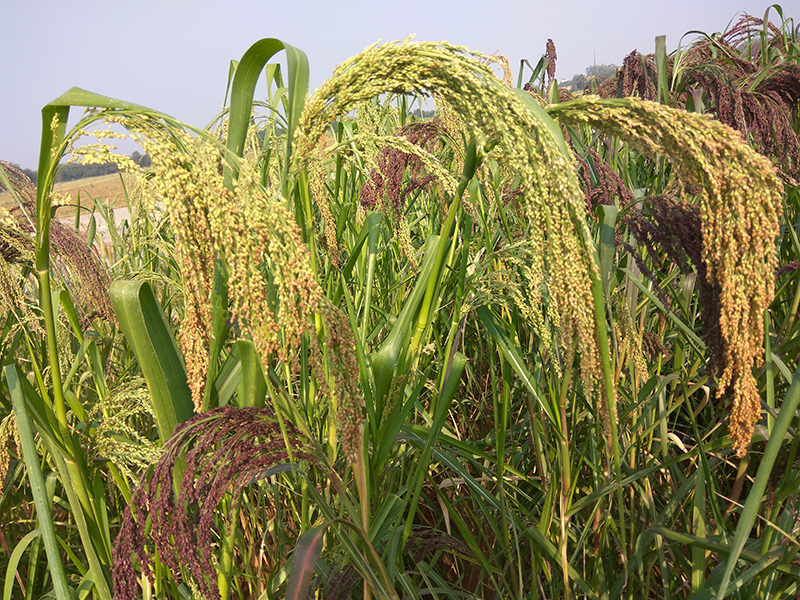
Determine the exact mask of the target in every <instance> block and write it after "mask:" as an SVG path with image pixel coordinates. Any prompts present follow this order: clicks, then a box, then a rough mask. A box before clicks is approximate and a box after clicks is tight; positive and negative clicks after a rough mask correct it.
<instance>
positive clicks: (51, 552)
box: [3, 365, 80, 600]
mask: <svg viewBox="0 0 800 600" xmlns="http://www.w3.org/2000/svg"><path fill="white" fill-rule="evenodd" d="M17 369H18V368H17V366H16V365H6V367H5V369H4V371H3V372H4V374H5V377H6V383H7V384H8V391H9V394H10V395H11V402H12V404H13V405H14V414H15V415H16V420H17V430H18V432H19V439H20V442H21V443H22V455H23V458H24V460H25V469H26V471H27V473H28V481H29V482H30V484H31V493H32V494H33V503H34V506H35V507H36V518H37V519H38V521H39V529H40V531H41V535H42V540H43V541H44V548H45V552H46V553H47V563H48V566H49V569H50V576H51V577H52V579H53V587H54V588H55V593H56V598H57V599H58V600H69V598H70V591H69V584H68V583H67V575H66V572H65V571H64V565H63V564H62V562H61V552H60V550H59V548H58V542H57V541H56V532H55V527H54V526H53V517H52V515H51V513H50V504H49V503H48V501H47V497H48V496H47V490H46V488H45V483H44V477H43V476H42V469H41V467H40V466H39V452H38V451H37V450H36V441H35V440H34V438H33V428H32V427H31V422H30V419H29V418H28V410H27V407H26V402H25V393H24V392H23V387H22V385H21V383H20V380H21V379H24V375H22V373H20V372H18V370H17ZM77 510H80V507H77ZM9 567H10V564H9ZM15 569H16V567H15ZM7 587H8V582H6V588H7ZM4 592H5V590H4Z"/></svg>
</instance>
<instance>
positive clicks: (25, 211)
mask: <svg viewBox="0 0 800 600" xmlns="http://www.w3.org/2000/svg"><path fill="white" fill-rule="evenodd" d="M0 169H2V170H3V171H4V172H5V174H6V176H7V177H8V179H9V183H10V184H11V186H12V188H13V189H12V190H11V191H12V194H13V195H14V196H15V197H16V200H17V202H18V203H19V205H18V206H16V207H14V208H13V209H12V210H11V211H8V210H6V209H0V262H2V263H3V266H2V267H0V287H1V288H2V290H0V302H2V303H3V304H5V305H6V306H8V307H9V310H10V311H12V312H14V313H17V311H21V313H20V316H22V315H26V316H30V314H29V313H28V312H26V311H27V310H28V309H27V308H26V307H27V304H26V303H25V302H24V301H23V300H22V295H21V292H22V290H21V289H20V287H19V281H15V280H13V277H12V275H11V271H10V266H11V265H12V264H14V263H21V262H26V263H31V262H32V261H33V257H34V235H35V234H34V224H33V222H32V220H31V218H30V216H31V215H33V214H35V206H36V187H35V186H34V185H33V183H32V182H31V181H30V179H28V177H27V176H26V175H25V174H24V173H22V172H21V171H19V170H18V169H16V167H14V166H13V165H11V164H9V163H7V162H5V161H0ZM50 243H51V256H50V258H51V261H52V263H53V266H54V268H55V272H56V273H58V275H59V276H60V277H61V279H62V281H63V282H64V284H65V285H66V286H67V288H68V289H69V291H70V296H71V297H72V299H73V301H74V303H75V306H76V308H77V310H78V316H79V317H80V319H81V321H82V324H83V325H84V326H87V327H88V324H89V322H90V321H91V320H93V319H94V318H96V317H99V318H102V319H105V320H107V321H111V322H114V321H116V317H115V315H114V311H113V309H112V308H111V300H110V298H109V296H108V289H109V286H110V284H111V276H110V275H109V273H108V271H107V270H106V268H105V266H104V265H103V264H102V262H101V261H100V258H99V257H98V256H97V254H96V253H95V251H94V250H93V248H91V247H89V246H88V245H87V244H86V240H85V239H83V237H81V235H80V234H79V233H78V232H77V231H75V229H73V228H71V227H67V226H65V225H63V224H62V223H61V222H59V221H58V220H52V221H51V223H50ZM36 321H38V319H32V320H30V321H28V319H26V322H29V323H33V322H36ZM38 327H39V326H38V324H37V325H35V326H34V328H35V329H38Z"/></svg>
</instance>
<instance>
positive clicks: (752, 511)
mask: <svg viewBox="0 0 800 600" xmlns="http://www.w3.org/2000/svg"><path fill="white" fill-rule="evenodd" d="M798 405H800V369H798V370H797V371H795V374H794V380H793V381H792V385H791V387H790V388H789V390H788V391H787V392H786V398H785V399H784V401H783V405H782V406H781V411H780V413H778V418H777V419H775V425H774V427H773V429H772V434H771V435H770V438H769V441H767V447H766V448H765V449H764V455H763V456H762V457H761V462H760V463H759V465H758V472H757V473H756V478H755V481H754V482H753V485H752V487H751V488H750V492H749V493H748V495H747V500H746V501H745V503H744V508H743V509H742V514H741V515H740V517H739V524H738V525H737V526H736V533H735V534H734V536H733V541H732V542H731V553H730V556H728V560H727V562H726V564H725V574H724V576H723V577H722V583H721V584H720V587H719V591H718V592H717V600H722V598H724V597H725V596H726V594H727V592H728V585H729V584H730V581H731V577H732V575H733V571H734V569H735V568H736V563H737V562H739V556H740V555H741V554H742V551H743V550H744V547H745V544H746V543H747V540H748V539H749V537H750V531H751V530H752V529H753V524H754V523H755V522H756V519H757V518H758V510H759V508H760V507H761V502H762V500H763V499H764V492H766V489H767V483H769V479H770V476H771V475H772V468H773V466H774V465H775V460H776V459H777V458H778V452H779V450H780V449H781V445H782V444H783V438H784V436H785V435H786V432H787V431H788V430H789V425H790V424H791V422H792V419H793V418H794V415H795V412H796V411H797V407H798Z"/></svg>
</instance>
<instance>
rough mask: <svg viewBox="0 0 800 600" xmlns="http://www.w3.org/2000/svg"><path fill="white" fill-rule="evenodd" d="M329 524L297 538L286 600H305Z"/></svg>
mask: <svg viewBox="0 0 800 600" xmlns="http://www.w3.org/2000/svg"><path fill="white" fill-rule="evenodd" d="M328 525H330V523H323V524H322V525H317V526H316V527H314V528H313V529H309V530H308V531H306V532H305V533H303V534H302V535H300V537H298V538H297V543H296V544H295V546H294V551H293V552H292V568H291V570H290V571H289V580H288V583H287V585H286V600H305V599H306V598H308V589H309V587H310V585H311V576H312V575H313V574H314V568H315V567H316V566H317V561H318V560H319V554H320V552H321V551H322V536H323V534H324V533H325V529H326V528H327V527H328Z"/></svg>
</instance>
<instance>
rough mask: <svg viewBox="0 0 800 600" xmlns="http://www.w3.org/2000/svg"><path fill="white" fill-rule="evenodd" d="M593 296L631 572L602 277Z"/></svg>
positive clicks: (624, 543) (596, 281) (610, 443)
mask: <svg viewBox="0 0 800 600" xmlns="http://www.w3.org/2000/svg"><path fill="white" fill-rule="evenodd" d="M592 295H593V297H594V315H595V322H596V329H597V345H598V350H599V352H600V366H601V368H602V370H603V393H604V394H605V402H606V408H607V410H608V420H609V429H610V431H609V434H610V435H609V437H610V438H611V439H610V440H607V447H608V449H609V450H610V454H611V458H612V461H613V466H614V477H615V479H616V481H615V484H614V487H615V488H616V497H617V508H618V509H619V528H618V529H619V534H620V538H621V542H622V553H621V558H622V562H623V564H624V565H625V566H626V568H627V564H628V557H627V554H626V552H627V548H628V544H627V533H626V526H625V505H624V503H623V494H622V466H621V464H620V453H619V428H618V425H617V402H616V393H615V390H614V373H613V370H612V368H611V357H610V355H609V352H608V332H607V331H606V327H607V325H606V310H605V301H604V295H603V283H602V281H601V280H600V278H599V277H595V279H594V281H593V282H592Z"/></svg>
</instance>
